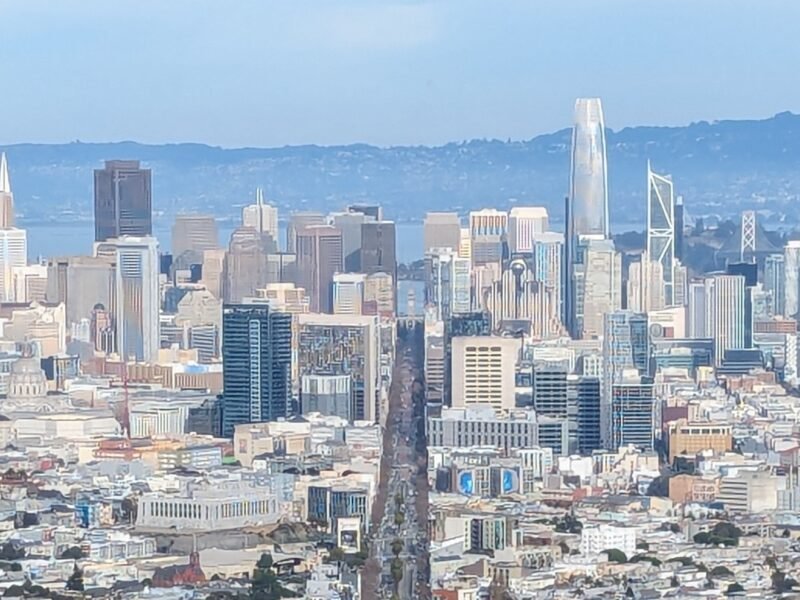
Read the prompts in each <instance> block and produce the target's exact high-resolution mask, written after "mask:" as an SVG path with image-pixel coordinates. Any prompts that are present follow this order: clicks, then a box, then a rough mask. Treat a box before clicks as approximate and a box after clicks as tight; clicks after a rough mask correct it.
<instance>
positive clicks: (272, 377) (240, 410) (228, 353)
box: [222, 302, 292, 437]
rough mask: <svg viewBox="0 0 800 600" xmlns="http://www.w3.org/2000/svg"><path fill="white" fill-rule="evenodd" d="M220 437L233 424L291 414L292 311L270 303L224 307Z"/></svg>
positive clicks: (228, 430) (227, 434)
mask: <svg viewBox="0 0 800 600" xmlns="http://www.w3.org/2000/svg"><path fill="white" fill-rule="evenodd" d="M222 364H223V408H222V435H224V436H226V437H232V436H233V430H234V427H235V426H236V425H240V424H243V423H260V422H264V421H274V420H276V419H278V418H279V417H286V416H288V414H289V404H290V401H291V394H292V387H291V367H292V315H291V314H289V313H285V312H276V311H275V310H272V309H270V306H269V304H268V303H266V302H265V303H253V304H235V305H228V304H226V305H225V306H224V307H223V309H222Z"/></svg>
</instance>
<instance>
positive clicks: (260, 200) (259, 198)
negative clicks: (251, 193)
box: [256, 187, 264, 206]
mask: <svg viewBox="0 0 800 600" xmlns="http://www.w3.org/2000/svg"><path fill="white" fill-rule="evenodd" d="M256 204H258V205H259V206H261V205H262V204H264V190H263V189H262V188H261V187H257V188H256Z"/></svg>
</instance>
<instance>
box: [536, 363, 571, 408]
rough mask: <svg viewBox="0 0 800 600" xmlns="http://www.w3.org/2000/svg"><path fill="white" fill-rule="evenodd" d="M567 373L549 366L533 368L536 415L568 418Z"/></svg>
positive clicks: (564, 370)
mask: <svg viewBox="0 0 800 600" xmlns="http://www.w3.org/2000/svg"><path fill="white" fill-rule="evenodd" d="M567 404H568V393H567V371H566V369H560V368H557V367H551V366H548V365H536V366H534V368H533V408H534V409H535V410H536V414H539V415H545V416H548V417H560V418H566V417H567V416H568V415H567V413H568V409H567Z"/></svg>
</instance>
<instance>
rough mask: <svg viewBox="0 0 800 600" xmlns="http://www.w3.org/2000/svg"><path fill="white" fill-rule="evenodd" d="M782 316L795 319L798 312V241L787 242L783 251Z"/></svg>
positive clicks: (799, 304) (799, 298) (799, 263)
mask: <svg viewBox="0 0 800 600" xmlns="http://www.w3.org/2000/svg"><path fill="white" fill-rule="evenodd" d="M783 272H784V288H783V310H784V316H785V317H789V318H792V319H797V318H798V316H800V315H798V312H799V311H800V240H791V241H789V242H788V243H787V244H786V246H785V247H784V249H783Z"/></svg>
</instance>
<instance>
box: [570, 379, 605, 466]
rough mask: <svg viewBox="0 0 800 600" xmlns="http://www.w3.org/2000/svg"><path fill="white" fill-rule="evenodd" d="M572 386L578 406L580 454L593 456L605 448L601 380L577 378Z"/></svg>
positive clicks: (572, 382)
mask: <svg viewBox="0 0 800 600" xmlns="http://www.w3.org/2000/svg"><path fill="white" fill-rule="evenodd" d="M570 384H571V387H573V388H574V393H575V398H576V404H577V405H578V453H579V454H591V453H592V452H593V451H594V450H599V449H601V448H602V447H603V443H602V439H601V435H600V434H601V420H600V379H599V378H597V377H577V378H575V379H574V380H572V381H570Z"/></svg>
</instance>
